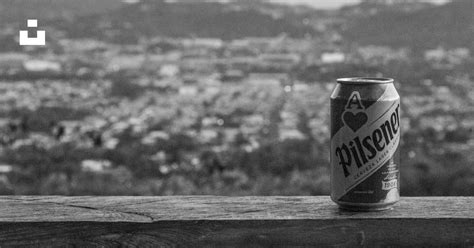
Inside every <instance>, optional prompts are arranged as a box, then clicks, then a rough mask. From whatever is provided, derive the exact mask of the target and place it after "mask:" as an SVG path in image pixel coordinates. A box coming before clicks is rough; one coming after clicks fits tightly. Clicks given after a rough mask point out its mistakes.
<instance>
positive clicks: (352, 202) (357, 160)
mask: <svg viewBox="0 0 474 248" xmlns="http://www.w3.org/2000/svg"><path fill="white" fill-rule="evenodd" d="M400 114H401V113H400V97H399V95H398V93H397V90H396V89H395V86H394V84H393V79H391V78H363V77H356V78H340V79H338V80H337V84H336V87H335V88H334V90H333V92H332V94H331V155H330V163H331V199H332V200H333V201H334V202H336V203H337V204H338V205H339V206H340V208H342V209H347V210H353V211H379V210H385V209H389V208H391V206H392V205H393V204H395V203H396V202H397V201H398V200H399V198H400V193H399V192H400V172H399V161H400V148H399V144H400V132H401V128H400Z"/></svg>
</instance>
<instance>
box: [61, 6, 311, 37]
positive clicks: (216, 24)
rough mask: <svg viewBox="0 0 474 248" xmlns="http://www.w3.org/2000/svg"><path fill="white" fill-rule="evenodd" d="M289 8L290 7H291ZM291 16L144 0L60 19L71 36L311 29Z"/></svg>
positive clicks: (231, 34)
mask: <svg viewBox="0 0 474 248" xmlns="http://www.w3.org/2000/svg"><path fill="white" fill-rule="evenodd" d="M288 8H290V7H288ZM300 23H301V22H299V23H296V21H295V20H294V19H292V18H286V16H276V15H272V14H271V13H263V12H262V11H259V10H256V9H253V8H245V7H243V6H242V4H241V3H240V4H232V3H229V4H221V3H218V2H198V1H195V2H193V1H189V2H187V1H186V2H178V3H176V2H175V3H167V2H164V1H159V0H156V1H151V0H144V1H141V2H138V3H134V4H126V5H124V6H123V7H121V8H119V9H117V10H114V11H109V12H107V13H105V14H96V15H90V16H86V17H80V18H77V19H76V20H73V21H72V22H70V23H58V24H57V25H59V26H61V28H62V29H64V30H65V31H67V33H69V35H70V36H72V37H96V38H99V37H102V38H107V39H112V40H122V41H123V40H129V39H133V38H136V37H139V36H140V35H152V36H155V35H163V36H171V37H192V36H198V37H216V38H223V39H232V38H242V37H248V36H276V35H279V34H281V33H287V34H288V35H290V36H296V37H302V36H304V34H306V33H312V32H314V30H312V29H311V28H310V27H304V26H302V25H301V24H300Z"/></svg>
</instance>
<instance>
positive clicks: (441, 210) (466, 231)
mask: <svg viewBox="0 0 474 248" xmlns="http://www.w3.org/2000/svg"><path fill="white" fill-rule="evenodd" d="M17 245H19V246H61V247H63V246H70V245H73V246H79V247H82V246H100V247H117V246H122V245H125V246H138V247H144V246H155V247H156V246H158V247H159V246H162V247H176V246H178V247H180V246H182V247H189V246H208V247H222V246H227V247H288V246H307V247H314V246H318V247H325V246H336V247H372V246H392V247H393V246H397V247H398V246H461V247H474V197H413V198H402V200H401V201H400V203H398V204H397V205H396V206H395V207H394V208H393V209H392V210H388V211H384V212H372V213H367V212H360V213H357V212H345V211H341V210H339V209H338V208H337V207H336V205H334V203H332V202H331V201H330V199H329V197H324V196H318V197H216V196H172V197H60V196H46V197H42V196H3V197H0V246H2V247H3V246H17Z"/></svg>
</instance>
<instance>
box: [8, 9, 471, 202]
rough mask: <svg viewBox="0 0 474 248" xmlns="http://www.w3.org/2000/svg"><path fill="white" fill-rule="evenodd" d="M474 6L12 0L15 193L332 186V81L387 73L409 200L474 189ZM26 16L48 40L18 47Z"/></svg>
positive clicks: (280, 191)
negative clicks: (396, 98) (398, 106)
mask: <svg viewBox="0 0 474 248" xmlns="http://www.w3.org/2000/svg"><path fill="white" fill-rule="evenodd" d="M91 6H93V7H91ZM473 13H474V7H473V2H472V1H469V0H457V1H451V2H448V3H446V4H443V5H434V4H431V3H427V2H422V1H409V0H366V1H362V2H360V3H357V4H355V5H350V6H344V7H342V8H340V9H337V10H318V9H314V8H310V7H308V6H302V5H283V4H275V3H269V2H265V1H252V0H240V1H238V0H235V1H231V0H229V1H219V2H212V1H201V2H198V1H181V0H167V1H163V0H161V1H159V0H155V1H150V0H142V1H139V0H135V1H131V0H128V1H123V2H120V1H118V0H85V1H74V0H6V1H2V2H0V44H2V46H0V102H1V104H0V143H1V144H0V194H61V195H175V194H186V195H187V194H215V195H325V194H328V193H329V153H328V152H329V132H328V131H329V126H328V125H329V119H328V117H329V108H328V107H329V94H330V92H331V90H332V89H333V87H334V85H335V79H336V78H339V77H350V76H384V77H393V78H395V79H396V80H397V82H396V87H397V88H398V90H399V94H400V96H401V100H402V143H401V146H402V149H401V155H402V156H401V157H402V164H401V180H402V181H401V193H402V195H474V153H473V151H474V134H473V128H474V83H473V82H474V54H473V53H474V43H473V42H472V40H474V15H473ZM28 18H37V19H38V25H39V29H44V30H46V33H47V41H46V46H41V47H39V46H38V47H36V46H25V47H21V46H19V45H18V30H20V29H26V28H25V26H26V19H28ZM31 32H34V30H31Z"/></svg>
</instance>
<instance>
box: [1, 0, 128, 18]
mask: <svg viewBox="0 0 474 248" xmlns="http://www.w3.org/2000/svg"><path fill="white" fill-rule="evenodd" d="M121 5H122V1H121V0H1V1H0V22H1V23H8V22H24V21H25V20H26V19H27V18H36V19H39V20H48V19H58V18H65V17H75V16H83V15H90V14H97V13H102V12H106V11H110V10H113V9H116V8H118V7H120V6H121Z"/></svg>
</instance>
